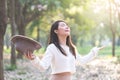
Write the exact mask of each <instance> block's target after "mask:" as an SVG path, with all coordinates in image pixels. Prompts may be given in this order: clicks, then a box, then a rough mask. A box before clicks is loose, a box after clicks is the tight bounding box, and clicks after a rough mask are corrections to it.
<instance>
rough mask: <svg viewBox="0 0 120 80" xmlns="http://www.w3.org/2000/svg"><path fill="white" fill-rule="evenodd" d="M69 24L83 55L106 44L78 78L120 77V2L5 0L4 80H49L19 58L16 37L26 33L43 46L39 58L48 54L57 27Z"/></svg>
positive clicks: (0, 39)
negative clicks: (56, 23)
mask: <svg viewBox="0 0 120 80" xmlns="http://www.w3.org/2000/svg"><path fill="white" fill-rule="evenodd" d="M56 20H64V21H66V22H67V23H68V25H69V27H70V28H71V36H72V40H73V43H74V44H75V45H76V46H77V50H78V52H79V53H80V54H81V55H83V56H84V55H86V54H87V53H89V51H90V49H91V48H92V47H94V46H98V47H99V46H106V48H104V49H103V50H101V51H100V52H99V55H98V56H97V57H96V58H95V59H94V60H93V61H91V62H90V63H88V64H86V65H78V66H77V72H76V73H75V74H74V76H73V80H119V79H120V69H119V67H120V1H119V0H0V80H48V79H49V76H50V71H51V70H50V69H48V70H46V71H45V72H43V73H41V72H40V71H39V70H38V69H36V68H35V67H33V66H32V64H31V63H30V61H29V60H27V59H26V58H24V56H23V55H21V54H19V53H18V52H17V51H16V50H15V48H14V45H13V44H12V43H11V41H10V39H11V37H12V36H14V35H25V36H28V37H30V38H33V39H34V40H36V41H38V42H40V43H41V45H42V48H41V49H40V50H38V51H35V52H34V54H36V55H38V56H40V58H42V56H43V55H44V52H45V49H46V47H47V42H48V36H49V31H50V28H51V24H52V23H53V22H54V21H56Z"/></svg>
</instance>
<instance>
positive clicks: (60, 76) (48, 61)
mask: <svg viewBox="0 0 120 80" xmlns="http://www.w3.org/2000/svg"><path fill="white" fill-rule="evenodd" d="M100 49H102V48H101V47H100V48H97V47H94V48H93V49H91V51H90V52H89V53H88V54H87V55H86V56H83V57H81V56H80V55H79V54H78V53H77V50H76V48H75V46H74V44H73V43H72V41H71V36H70V27H68V25H67V24H66V23H65V22H64V21H62V20H58V21H56V22H54V23H53V24H52V26H51V31H50V39H49V45H48V47H47V49H46V51H45V55H44V56H43V58H42V59H41V60H40V59H39V58H38V57H37V56H35V55H34V54H31V52H30V51H27V53H26V55H25V56H26V58H28V59H30V60H31V62H32V63H33V64H34V65H36V67H38V68H39V69H40V71H44V70H46V69H47V68H48V67H49V66H51V69H52V73H51V78H50V80H72V74H73V73H75V71H76V68H75V65H76V62H80V64H85V63H87V62H89V61H90V60H92V59H93V58H94V57H95V56H96V55H97V53H98V51H99V50H100Z"/></svg>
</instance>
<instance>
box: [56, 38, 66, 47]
mask: <svg viewBox="0 0 120 80" xmlns="http://www.w3.org/2000/svg"><path fill="white" fill-rule="evenodd" d="M58 38H59V43H60V44H61V45H66V37H61V36H59V37H58Z"/></svg>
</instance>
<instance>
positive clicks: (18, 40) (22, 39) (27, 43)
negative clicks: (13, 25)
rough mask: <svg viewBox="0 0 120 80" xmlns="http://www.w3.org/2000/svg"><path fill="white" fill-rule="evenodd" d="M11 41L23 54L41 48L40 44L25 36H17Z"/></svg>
mask: <svg viewBox="0 0 120 80" xmlns="http://www.w3.org/2000/svg"><path fill="white" fill-rule="evenodd" d="M11 41H12V43H13V44H14V45H15V49H16V50H17V51H18V52H20V53H22V54H24V53H26V51H27V50H29V51H31V52H34V50H38V49H40V48H41V45H40V43H39V42H37V41H35V40H33V39H32V38H29V37H26V36H23V35H15V36H13V37H12V38H11Z"/></svg>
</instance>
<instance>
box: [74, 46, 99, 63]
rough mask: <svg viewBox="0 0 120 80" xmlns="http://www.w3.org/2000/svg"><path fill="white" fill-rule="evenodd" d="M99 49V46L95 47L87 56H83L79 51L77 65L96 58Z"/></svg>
mask: <svg viewBox="0 0 120 80" xmlns="http://www.w3.org/2000/svg"><path fill="white" fill-rule="evenodd" d="M98 51H99V49H98V48H97V47H94V48H92V49H91V50H90V52H89V53H88V54H87V55H85V56H81V55H80V54H79V53H77V56H76V61H77V65H78V64H86V63H87V62H89V61H91V60H92V59H94V58H95V57H96V56H97V55H98Z"/></svg>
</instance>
